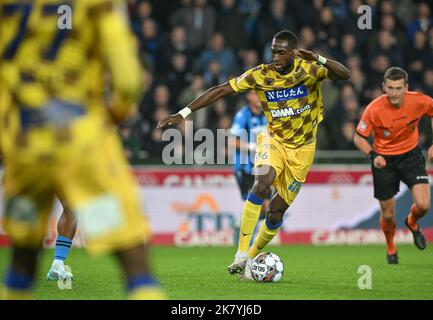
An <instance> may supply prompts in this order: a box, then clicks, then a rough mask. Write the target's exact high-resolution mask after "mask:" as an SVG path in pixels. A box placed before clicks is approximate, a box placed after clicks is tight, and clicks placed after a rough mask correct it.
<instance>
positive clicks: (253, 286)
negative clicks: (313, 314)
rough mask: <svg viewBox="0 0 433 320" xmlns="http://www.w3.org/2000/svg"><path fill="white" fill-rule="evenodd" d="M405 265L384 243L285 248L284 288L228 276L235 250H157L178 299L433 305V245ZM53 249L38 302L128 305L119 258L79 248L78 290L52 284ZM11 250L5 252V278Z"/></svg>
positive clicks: (158, 268) (159, 270) (42, 271)
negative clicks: (367, 284)
mask: <svg viewBox="0 0 433 320" xmlns="http://www.w3.org/2000/svg"><path fill="white" fill-rule="evenodd" d="M398 250H399V256H400V264H399V265H387V264H386V261H385V246H384V245H369V246H298V245H296V246H294V245H287V246H279V247H270V248H268V251H272V252H275V253H276V254H278V255H279V256H280V257H281V258H282V260H283V262H284V266H285V270H284V271H285V272H284V276H283V278H282V280H281V281H280V282H278V283H256V282H242V281H239V278H238V276H231V275H229V274H228V273H227V271H226V267H227V265H228V264H230V263H231V260H232V257H233V254H234V248H210V247H206V248H198V247H195V248H176V247H153V248H152V249H151V256H152V265H153V269H154V271H155V274H156V275H157V276H158V278H159V279H160V282H161V283H162V285H163V287H164V288H165V291H166V293H167V295H168V296H169V298H170V299H176V300H186V299H188V300H189V299H191V300H197V299H208V300H219V299H228V300H232V299H237V300H238V299H252V300H255V299H259V300H262V299H265V300H267V299H271V300H280V299H326V300H329V299H331V300H334V299H433V259H432V258H433V254H432V252H433V247H432V246H430V247H427V249H426V250H425V251H422V252H421V251H418V250H417V249H416V248H415V247H414V246H413V245H400V246H399V248H398ZM52 253H53V251H52V250H46V251H45V252H44V254H43V255H42V257H41V260H40V267H39V271H38V281H37V283H36V285H35V298H36V299H98V300H99V299H123V298H124V294H123V293H124V290H123V280H122V276H121V275H120V270H119V267H118V264H117V262H116V261H115V260H114V258H111V257H102V258H90V257H88V256H87V255H86V253H85V251H84V250H83V249H73V250H72V251H71V253H70V256H69V258H68V260H67V263H66V264H67V265H69V266H71V268H72V271H73V274H74V280H73V282H72V288H71V289H70V290H60V289H59V288H58V287H57V283H56V282H50V281H46V280H45V275H46V272H47V270H48V268H49V266H50V263H51V259H52ZM8 260H9V250H8V249H4V248H3V249H0V274H1V275H2V276H1V277H2V278H3V276H4V274H5V269H6V267H7V263H8ZM361 265H368V266H370V267H371V269H372V289H370V290H368V289H365V290H360V289H359V288H358V279H359V277H360V276H361V275H360V274H358V267H359V266H361Z"/></svg>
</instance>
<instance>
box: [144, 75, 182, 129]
mask: <svg viewBox="0 0 433 320" xmlns="http://www.w3.org/2000/svg"><path fill="white" fill-rule="evenodd" d="M157 109H167V112H170V113H173V112H174V111H178V107H177V106H174V105H173V103H172V101H171V96H170V90H169V89H168V87H167V86H166V85H165V84H159V85H157V86H156V87H155V90H154V91H153V100H152V108H151V109H150V110H151V111H152V112H155V111H156V110H157ZM157 123H158V122H156V123H155V125H156V124H157Z"/></svg>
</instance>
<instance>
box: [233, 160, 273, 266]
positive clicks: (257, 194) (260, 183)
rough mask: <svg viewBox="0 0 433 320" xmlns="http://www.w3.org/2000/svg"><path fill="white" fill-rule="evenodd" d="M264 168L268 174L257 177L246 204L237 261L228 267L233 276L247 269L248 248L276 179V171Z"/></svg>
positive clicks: (267, 167)
mask: <svg viewBox="0 0 433 320" xmlns="http://www.w3.org/2000/svg"><path fill="white" fill-rule="evenodd" d="M263 167H264V170H263V171H264V172H266V174H263V175H257V176H256V181H255V182H254V186H253V188H252V190H251V192H250V193H249V195H248V198H247V200H246V201H245V204H244V208H243V211H242V222H241V229H240V232H239V244H238V251H237V253H236V256H235V260H234V261H233V263H232V264H231V265H229V266H228V271H229V272H230V273H231V274H234V273H239V272H242V271H243V269H244V268H245V264H246V261H247V252H248V247H249V244H250V241H251V238H252V236H253V232H254V228H255V227H256V224H257V221H258V219H259V216H260V212H261V210H262V204H263V201H264V200H263V199H264V198H265V197H266V194H267V193H268V192H269V188H270V187H271V185H272V182H273V181H274V179H275V175H276V173H275V169H274V168H272V167H270V166H266V167H265V166H263Z"/></svg>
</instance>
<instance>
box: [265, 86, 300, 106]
mask: <svg viewBox="0 0 433 320" xmlns="http://www.w3.org/2000/svg"><path fill="white" fill-rule="evenodd" d="M265 95H266V100H267V101H268V102H280V101H287V100H293V99H299V98H302V97H305V96H307V95H308V92H307V88H306V87H305V86H304V85H302V86H299V87H294V88H287V89H283V90H272V91H265Z"/></svg>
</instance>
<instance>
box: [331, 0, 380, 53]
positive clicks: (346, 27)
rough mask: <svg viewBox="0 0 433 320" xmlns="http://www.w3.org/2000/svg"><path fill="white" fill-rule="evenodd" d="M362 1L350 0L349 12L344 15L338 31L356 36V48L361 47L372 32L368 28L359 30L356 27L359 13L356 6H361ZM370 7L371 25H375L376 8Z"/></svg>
mask: <svg viewBox="0 0 433 320" xmlns="http://www.w3.org/2000/svg"><path fill="white" fill-rule="evenodd" d="M363 4H364V3H363V1H362V0H351V1H350V5H349V12H348V14H347V15H346V18H344V19H343V21H341V22H340V27H339V28H340V32H341V33H343V34H347V33H349V34H353V35H354V36H355V37H356V42H357V45H358V48H363V47H364V45H365V43H366V42H367V39H368V37H369V36H370V34H371V33H372V31H369V30H360V29H359V28H358V19H359V17H360V14H359V13H358V8H359V7H360V6H362V5H363ZM370 8H371V9H372V25H373V26H375V25H376V24H375V23H376V19H377V15H376V14H377V10H375V7H370Z"/></svg>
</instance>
